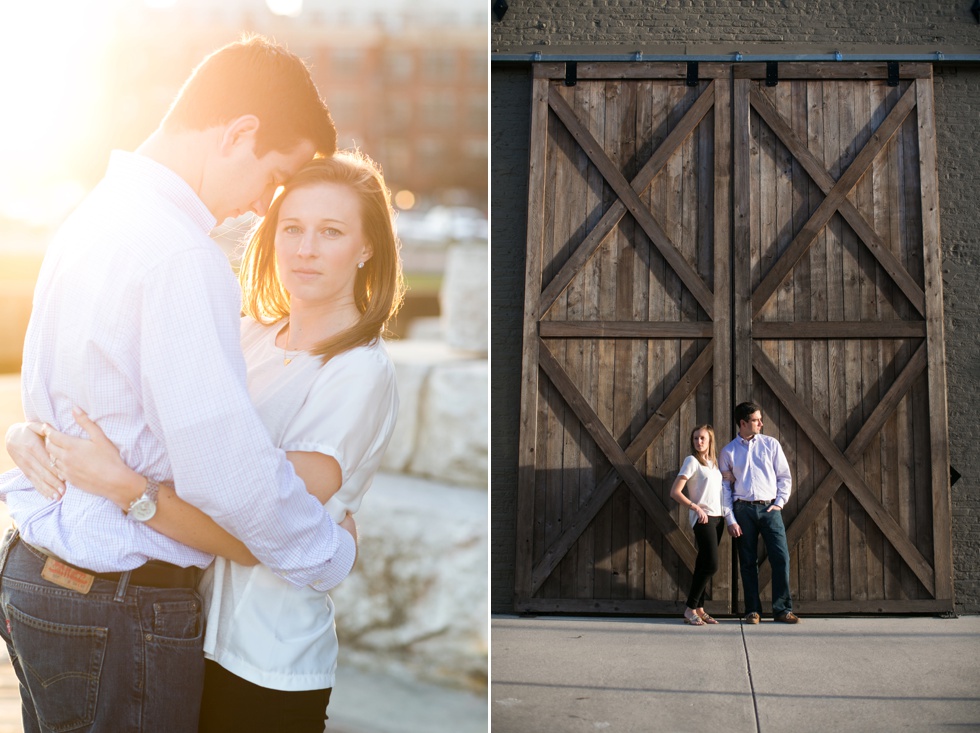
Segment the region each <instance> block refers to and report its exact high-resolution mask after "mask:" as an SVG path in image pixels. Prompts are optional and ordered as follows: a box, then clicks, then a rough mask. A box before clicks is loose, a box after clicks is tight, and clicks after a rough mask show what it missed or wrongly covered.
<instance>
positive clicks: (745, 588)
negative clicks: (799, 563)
mask: <svg viewBox="0 0 980 733" xmlns="http://www.w3.org/2000/svg"><path fill="white" fill-rule="evenodd" d="M732 510H733V512H734V514H735V521H736V522H737V523H738V526H739V527H741V528H742V536H741V537H739V538H738V543H737V544H738V560H739V568H740V569H741V572H742V592H743V594H744V595H745V613H751V612H753V611H755V612H756V613H758V614H759V615H762V603H761V602H760V600H759V550H758V547H759V535H760V534H761V535H762V540H763V542H765V545H766V552H767V553H768V556H769V564H770V565H771V566H772V615H773V617H774V618H775V617H776V616H780V615H782V614H784V613H786V612H787V611H792V610H793V599H792V598H791V597H790V593H789V548H788V547H787V545H786V527H785V526H784V525H783V513H782V512H781V511H779V510H776V509H774V510H773V511H768V510H769V507H768V506H764V505H762V504H747V503H745V502H743V501H737V502H735V505H734V506H733V507H732Z"/></svg>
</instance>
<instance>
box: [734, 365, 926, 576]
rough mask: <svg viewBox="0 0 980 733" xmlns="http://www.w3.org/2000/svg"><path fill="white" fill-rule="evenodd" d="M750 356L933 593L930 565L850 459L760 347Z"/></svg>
mask: <svg viewBox="0 0 980 733" xmlns="http://www.w3.org/2000/svg"><path fill="white" fill-rule="evenodd" d="M753 355H754V365H755V368H756V371H758V373H759V375H760V376H761V377H762V378H763V379H764V380H765V381H766V383H767V384H768V385H769V387H770V388H771V389H772V390H773V392H775V393H776V396H777V397H779V399H780V400H781V401H782V403H783V404H784V405H785V406H786V407H787V408H788V409H789V411H790V414H792V415H793V419H795V420H796V421H797V423H799V424H800V426H802V427H803V429H804V430H805V431H806V433H807V435H808V436H809V437H810V440H811V441H812V442H813V444H814V447H815V448H817V450H819V451H820V452H821V453H822V454H823V456H824V457H825V458H826V459H827V461H828V462H829V463H830V465H831V466H833V467H834V470H835V471H837V473H839V474H840V475H841V477H842V478H843V479H844V482H845V483H846V484H847V487H848V489H850V492H851V494H852V495H853V496H854V497H855V498H857V500H858V501H859V502H860V503H861V506H862V507H863V508H864V510H865V511H866V512H867V513H868V515H869V516H870V517H871V518H872V519H873V520H874V521H875V522H876V523H877V525H878V527H879V528H880V529H881V531H882V532H883V533H884V534H885V536H886V537H888V540H889V541H890V542H891V543H892V545H894V546H895V548H896V549H897V550H898V551H899V552H901V553H902V557H903V558H904V559H905V562H906V563H908V565H909V567H911V568H912V570H913V571H914V572H915V574H916V575H917V576H918V578H919V580H920V581H921V582H922V584H923V585H924V586H925V587H926V588H927V589H928V590H929V591H930V592H933V588H934V580H933V577H932V575H933V573H932V568H931V567H930V565H929V563H928V562H927V561H926V559H925V558H923V557H922V554H921V553H920V552H919V550H918V549H917V548H916V547H915V545H914V544H913V543H912V542H911V541H910V540H909V538H908V537H907V536H906V535H905V533H904V532H903V531H902V528H901V527H899V526H898V523H897V522H895V520H894V519H892V517H891V515H890V514H888V512H887V511H885V509H884V508H883V507H882V506H881V503H880V502H879V501H877V500H876V499H875V497H874V495H873V493H872V491H871V490H870V489H869V488H868V486H867V484H865V482H864V479H863V477H862V476H861V475H860V474H859V473H858V472H857V470H856V469H855V468H854V466H853V465H852V464H851V462H850V461H849V460H847V458H846V457H845V456H844V454H843V453H842V452H841V451H840V450H839V449H838V448H837V446H836V445H834V442H833V441H832V440H831V439H830V437H829V436H828V435H827V434H826V433H824V432H823V431H822V430H820V428H819V426H818V425H817V423H816V421H815V420H814V419H813V417H812V416H811V415H809V414H807V412H806V410H805V409H804V408H803V406H802V403H801V402H800V401H799V398H798V397H797V396H796V395H795V394H794V393H793V390H792V388H790V386H789V385H787V384H786V383H785V382H784V381H783V380H782V377H780V376H779V373H778V372H777V371H776V369H775V367H773V365H772V363H771V362H769V360H768V358H767V357H766V355H765V353H763V351H762V349H760V348H758V347H755V348H754V349H753Z"/></svg>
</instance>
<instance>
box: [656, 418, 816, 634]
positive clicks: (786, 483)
mask: <svg viewBox="0 0 980 733" xmlns="http://www.w3.org/2000/svg"><path fill="white" fill-rule="evenodd" d="M734 417H735V424H736V426H737V427H738V435H736V436H735V439H734V440H733V441H732V442H731V443H729V444H728V445H726V446H725V447H724V448H722V449H721V454H720V456H719V455H718V453H717V448H716V446H715V431H714V429H713V428H712V427H711V426H710V425H700V426H698V427H696V428H695V429H694V430H693V431H692V432H691V455H689V456H688V457H687V458H686V459H685V460H684V463H683V464H682V465H681V468H680V471H679V472H678V475H677V478H676V479H675V481H674V484H673V486H672V487H671V490H670V496H671V498H672V499H673V500H674V501H676V502H677V503H678V504H681V505H682V506H686V507H687V508H688V509H689V510H690V511H689V515H690V522H691V527H692V529H693V531H694V539H695V544H696V546H697V550H698V554H697V560H696V562H695V566H694V574H693V577H692V580H691V589H690V593H689V594H688V597H687V607H686V608H685V610H684V623H686V624H690V625H692V626H705V625H711V624H717V623H718V622H717V621H716V620H715V619H713V618H712V617H711V616H710V615H709V614H708V613H707V612H706V611H705V610H704V600H705V589H706V588H707V585H708V581H710V580H711V577H712V576H713V575H714V574H715V572H716V571H717V570H718V545H719V543H720V542H721V537H722V533H723V531H724V528H725V525H726V524H727V527H728V534H729V535H731V536H732V537H734V538H736V545H737V547H738V557H739V567H740V569H741V575H742V591H743V594H744V597H745V612H746V613H745V617H744V618H743V622H744V623H747V624H757V623H759V621H760V619H761V613H762V604H761V602H760V600H759V561H758V543H759V536H760V535H761V536H762V539H763V541H764V543H765V545H766V551H767V553H768V556H769V562H770V564H771V565H772V613H773V619H774V620H775V621H779V622H782V623H789V624H795V623H798V622H799V618H798V617H797V616H796V614H794V613H793V599H792V597H791V595H790V589H789V548H788V547H787V544H786V529H785V526H784V525H783V517H782V510H783V507H784V506H785V505H786V501H787V500H788V499H789V495H790V490H791V488H792V482H793V480H792V476H791V474H790V470H789V464H788V463H787V461H786V456H785V454H784V453H783V449H782V446H780V444H779V441H778V440H776V439H775V438H772V437H769V436H767V435H763V434H762V429H763V422H762V409H761V408H760V407H759V406H758V405H757V404H755V403H754V402H742V403H741V404H739V405H737V406H736V407H735V416H734ZM685 488H687V496H685V495H684V489H685ZM723 522H724V524H723Z"/></svg>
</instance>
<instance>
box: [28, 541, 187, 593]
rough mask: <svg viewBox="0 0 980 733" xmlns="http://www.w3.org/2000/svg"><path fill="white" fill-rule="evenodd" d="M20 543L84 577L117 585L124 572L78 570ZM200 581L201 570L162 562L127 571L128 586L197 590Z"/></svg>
mask: <svg viewBox="0 0 980 733" xmlns="http://www.w3.org/2000/svg"><path fill="white" fill-rule="evenodd" d="M19 541H20V543H21V544H22V545H23V546H24V548H25V549H26V550H28V551H29V552H31V553H32V554H33V555H35V556H36V557H38V558H39V559H40V560H42V561H47V560H48V559H49V558H50V559H52V560H57V561H58V562H60V563H63V564H64V565H67V566H68V567H69V568H71V569H72V570H77V571H78V572H80V573H85V574H86V575H91V576H94V577H95V578H96V579H98V580H108V581H109V582H111V583H118V582H119V580H120V578H122V576H123V574H124V572H126V571H122V572H117V573H96V572H93V571H92V570H86V569H85V568H80V567H78V566H77V565H72V564H71V563H67V562H65V561H64V560H62V559H61V558H59V557H57V556H55V555H52V554H50V553H48V552H45V551H44V550H42V549H41V548H39V547H34V545H32V544H30V543H28V542H24V539H23V538H22V537H21V538H19ZM200 579H201V569H200V568H196V567H189V568H182V567H180V566H178V565H173V564H171V563H169V562H163V561H162V560H149V561H147V562H146V564H144V565H141V566H140V567H138V568H134V569H133V570H130V571H129V584H130V585H145V586H149V587H150V588H192V589H193V588H197V582H198V581H199V580H200Z"/></svg>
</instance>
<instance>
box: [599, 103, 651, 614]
mask: <svg viewBox="0 0 980 733" xmlns="http://www.w3.org/2000/svg"><path fill="white" fill-rule="evenodd" d="M635 91H636V85H635V84H632V83H625V84H622V85H621V87H620V90H619V94H618V98H617V103H618V109H617V115H618V117H619V120H620V123H619V143H618V148H619V154H618V157H617V158H613V162H614V163H615V164H616V167H617V169H618V170H620V171H623V172H625V173H627V174H629V173H630V169H631V168H633V167H634V166H635V165H636V162H635V161H636V137H637V136H636V132H637V131H636V95H635ZM606 148H607V149H608V145H607V146H606ZM634 227H635V223H634V222H633V221H632V220H631V219H626V220H624V221H622V222H620V224H619V226H618V227H617V236H616V249H615V258H616V269H615V283H616V298H615V304H614V309H615V317H616V319H618V320H626V319H629V318H631V317H632V315H633V269H634V267H635V266H636V264H637V263H636V251H635V249H634V247H633V244H632V242H633V234H634ZM641 266H642V263H641ZM633 346H634V341H633V340H632V339H616V340H615V341H614V342H613V346H612V348H613V358H614V366H613V369H612V372H611V374H612V376H613V380H614V382H615V387H614V391H613V417H612V422H611V423H610V427H611V430H610V432H611V433H612V435H613V437H615V438H616V439H617V442H618V443H619V445H621V446H626V445H628V444H629V439H630V427H631V424H632V422H633V418H634V415H635V413H634V411H633V399H632V394H633V391H634V390H635V389H636V385H635V384H634V383H633V381H632V356H633ZM634 498H635V497H634ZM630 501H631V494H630V492H629V491H627V490H626V489H621V490H619V491H617V492H615V493H614V494H613V499H612V510H613V513H612V517H613V527H612V529H613V531H612V544H613V549H612V593H611V595H610V597H611V598H629V597H630V595H631V588H630V581H631V580H633V581H637V580H638V581H639V582H640V583H642V581H643V577H642V575H641V576H639V577H637V576H636V575H635V574H633V573H631V570H630V563H629V560H630V511H629V510H630Z"/></svg>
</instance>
